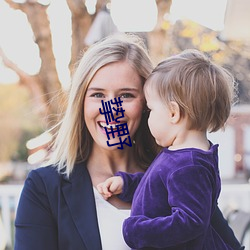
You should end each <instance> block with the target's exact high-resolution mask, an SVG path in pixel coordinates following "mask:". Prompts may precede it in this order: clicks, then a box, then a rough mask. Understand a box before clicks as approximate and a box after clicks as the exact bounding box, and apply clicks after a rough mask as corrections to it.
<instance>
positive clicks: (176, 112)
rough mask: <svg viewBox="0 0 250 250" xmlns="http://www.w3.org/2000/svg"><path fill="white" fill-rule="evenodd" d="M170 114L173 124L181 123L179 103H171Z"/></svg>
mask: <svg viewBox="0 0 250 250" xmlns="http://www.w3.org/2000/svg"><path fill="white" fill-rule="evenodd" d="M170 112H171V117H170V119H171V122H172V123H173V124H176V123H178V122H179V121H180V117H181V115H180V107H179V105H178V103H177V102H174V101H172V102H170Z"/></svg>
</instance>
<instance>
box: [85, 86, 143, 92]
mask: <svg viewBox="0 0 250 250" xmlns="http://www.w3.org/2000/svg"><path fill="white" fill-rule="evenodd" d="M105 90H106V89H103V88H99V87H91V88H88V89H87V91H105ZM114 91H134V92H139V89H137V88H121V89H117V90H114Z"/></svg>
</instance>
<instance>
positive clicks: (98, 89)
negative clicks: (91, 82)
mask: <svg viewBox="0 0 250 250" xmlns="http://www.w3.org/2000/svg"><path fill="white" fill-rule="evenodd" d="M104 90H105V89H103V88H96V87H91V88H88V89H87V91H104Z"/></svg>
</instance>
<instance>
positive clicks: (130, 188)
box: [115, 171, 144, 202]
mask: <svg viewBox="0 0 250 250" xmlns="http://www.w3.org/2000/svg"><path fill="white" fill-rule="evenodd" d="M115 175H116V176H121V177H122V179H123V183H124V185H123V189H122V193H121V194H119V195H118V197H119V198H120V199H121V200H123V201H125V202H132V200H133V197H134V193H135V190H136V188H137V186H138V184H139V183H140V181H141V179H142V177H143V175H144V173H141V172H138V173H135V174H130V173H126V172H121V171H119V172H117V173H116V174H115Z"/></svg>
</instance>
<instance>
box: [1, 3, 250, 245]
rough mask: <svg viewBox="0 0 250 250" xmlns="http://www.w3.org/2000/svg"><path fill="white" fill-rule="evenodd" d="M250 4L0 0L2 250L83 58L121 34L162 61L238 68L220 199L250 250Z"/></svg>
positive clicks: (220, 139) (222, 135)
mask: <svg viewBox="0 0 250 250" xmlns="http://www.w3.org/2000/svg"><path fill="white" fill-rule="evenodd" d="M249 13H250V1H249V0H219V1H218V0H210V1H205V0H189V1H186V0H172V1H170V0H110V1H108V0H1V1H0V250H7V249H13V244H14V243H13V238H14V219H15V211H16V206H17V203H18V199H19V195H20V191H21V189H22V186H23V183H24V180H25V177H26V176H27V173H28V172H29V171H30V170H31V169H34V168H37V167H39V166H40V165H41V164H42V162H43V161H44V159H45V158H46V157H47V155H48V152H49V147H50V141H51V138H52V134H51V133H49V132H48V129H49V128H51V127H53V126H54V125H55V124H56V123H57V121H58V120H59V119H60V114H61V113H62V112H63V109H64V103H65V93H66V92H67V90H68V89H69V87H70V78H71V74H72V71H73V70H74V66H75V64H76V63H77V61H78V59H79V58H80V55H81V53H82V52H83V51H84V50H85V49H86V48H87V47H88V46H90V45H91V44H93V43H95V42H96V41H98V40H99V39H102V38H104V37H106V36H108V35H110V34H113V33H116V32H128V33H136V34H137V35H139V36H141V37H142V38H143V39H144V41H145V43H146V45H147V47H148V50H149V53H150V56H151V58H152V59H153V62H154V64H155V65H156V64H157V63H158V62H159V61H160V60H162V59H164V58H166V57H167V56H170V55H173V54H175V53H178V52H180V51H182V50H184V49H187V48H196V49H199V50H201V51H204V52H206V53H207V54H208V55H209V56H210V57H211V58H212V59H213V60H214V61H215V62H217V63H218V64H220V65H222V66H224V67H226V68H227V69H229V70H230V71H231V72H232V73H233V74H234V76H235V79H236V82H237V84H238V100H237V104H236V105H235V106H234V107H233V109H232V114H231V117H230V119H229V121H228V124H227V127H226V129H225V130H224V131H219V132H216V133H213V134H209V138H210V139H211V140H212V141H213V142H214V143H219V144H220V147H219V159H220V172H221V178H222V192H221V196H220V200H219V206H220V207H221V209H222V211H223V213H224V215H225V217H226V218H227V219H228V221H229V223H230V224H231V226H232V228H233V229H234V231H235V234H236V236H237V237H238V238H239V240H240V241H242V242H243V243H244V244H245V245H246V250H247V249H250V236H249V235H250V234H249V232H248V231H249V230H248V229H249V225H250V214H249V213H250V185H249V177H250V28H249V27H250V15H249Z"/></svg>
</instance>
